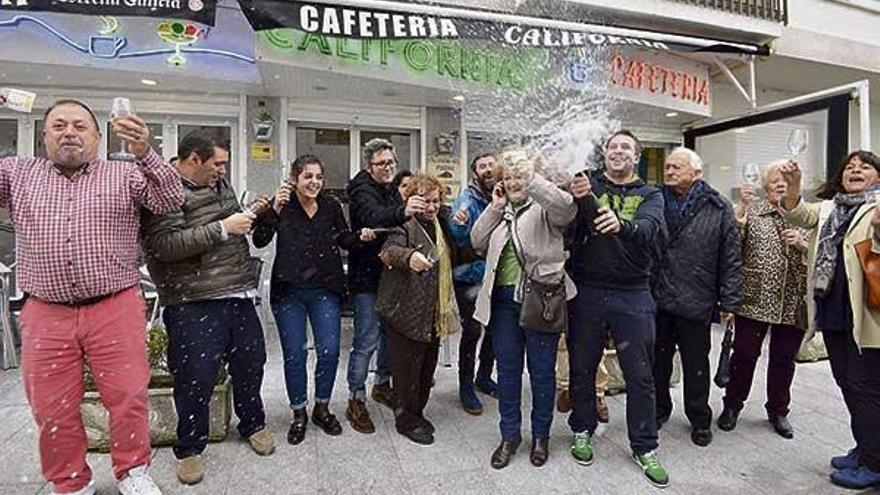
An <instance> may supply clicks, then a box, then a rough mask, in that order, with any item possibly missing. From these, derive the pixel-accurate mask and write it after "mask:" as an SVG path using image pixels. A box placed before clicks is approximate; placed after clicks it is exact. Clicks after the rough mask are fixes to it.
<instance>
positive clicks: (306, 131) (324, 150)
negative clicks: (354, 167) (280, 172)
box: [287, 124, 351, 203]
mask: <svg viewBox="0 0 880 495" xmlns="http://www.w3.org/2000/svg"><path fill="white" fill-rule="evenodd" d="M293 133H294V135H295V140H294V147H293V148H292V149H293V150H294V154H295V155H296V156H301V155H307V154H308V155H314V156H316V157H318V158H320V159H321V161H322V162H323V163H324V190H325V191H327V193H328V194H330V195H332V196H334V197H336V198H337V199H339V200H340V201H341V202H343V203H345V202H346V201H345V187H346V185H348V180H349V178H350V177H351V131H350V130H349V129H344V128H341V127H332V126H326V125H324V126H322V125H305V124H303V125H298V126H295V127H294V129H293ZM296 156H294V157H291V160H290V162H293V160H294V159H296ZM287 170H289V168H288V169H287Z"/></svg>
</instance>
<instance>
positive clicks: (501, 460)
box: [492, 438, 522, 469]
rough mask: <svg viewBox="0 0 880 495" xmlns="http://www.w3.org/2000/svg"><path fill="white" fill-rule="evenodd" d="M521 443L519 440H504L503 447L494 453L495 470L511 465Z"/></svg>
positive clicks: (493, 464)
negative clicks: (511, 460)
mask: <svg viewBox="0 0 880 495" xmlns="http://www.w3.org/2000/svg"><path fill="white" fill-rule="evenodd" d="M521 441H522V440H521V439H519V438H517V439H516V440H514V441H512V442H507V441H504V440H502V441H501V445H499V446H498V448H497V449H495V452H492V467H493V468H495V469H502V468H505V467H507V465H508V464H510V459H511V458H512V457H513V455H514V454H516V449H517V448H519V444H520V442H521Z"/></svg>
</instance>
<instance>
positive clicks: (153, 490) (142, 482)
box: [118, 466, 162, 495]
mask: <svg viewBox="0 0 880 495" xmlns="http://www.w3.org/2000/svg"><path fill="white" fill-rule="evenodd" d="M118 488H119V493H121V494H122V495H162V490H160V489H159V487H158V486H156V483H155V482H154V481H153V478H150V474H149V473H148V472H147V466H138V467H136V468H132V469H130V470H129V471H128V477H126V478H125V479H124V480H122V481H120V482H119V485H118Z"/></svg>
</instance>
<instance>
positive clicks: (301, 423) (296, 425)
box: [287, 408, 309, 445]
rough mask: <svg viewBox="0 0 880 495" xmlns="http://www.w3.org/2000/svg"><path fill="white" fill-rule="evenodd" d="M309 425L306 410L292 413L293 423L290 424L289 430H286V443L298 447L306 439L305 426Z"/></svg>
mask: <svg viewBox="0 0 880 495" xmlns="http://www.w3.org/2000/svg"><path fill="white" fill-rule="evenodd" d="M308 424H309V415H308V414H307V413H306V408H302V409H297V410H295V411H293V421H291V422H290V429H289V430H287V443H289V444H290V445H299V444H301V443H302V441H303V440H305V438H306V425H308Z"/></svg>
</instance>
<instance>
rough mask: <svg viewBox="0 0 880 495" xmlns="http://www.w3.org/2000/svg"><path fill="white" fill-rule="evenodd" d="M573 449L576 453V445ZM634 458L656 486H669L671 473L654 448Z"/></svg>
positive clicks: (635, 455)
mask: <svg viewBox="0 0 880 495" xmlns="http://www.w3.org/2000/svg"><path fill="white" fill-rule="evenodd" d="M571 449H572V453H574V447H572V448H571ZM632 458H633V460H634V461H636V464H638V465H639V467H641V468H642V470H643V471H644V472H645V477H646V478H648V481H650V482H651V483H652V484H654V486H657V487H660V488H666V487H667V486H669V475H668V474H666V470H665V469H663V466H661V465H660V460H659V459H658V458H657V453H656V452H654V451H653V450H652V451H651V452H647V453H644V454H642V455H638V454H635V453H634V454H633V455H632Z"/></svg>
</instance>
